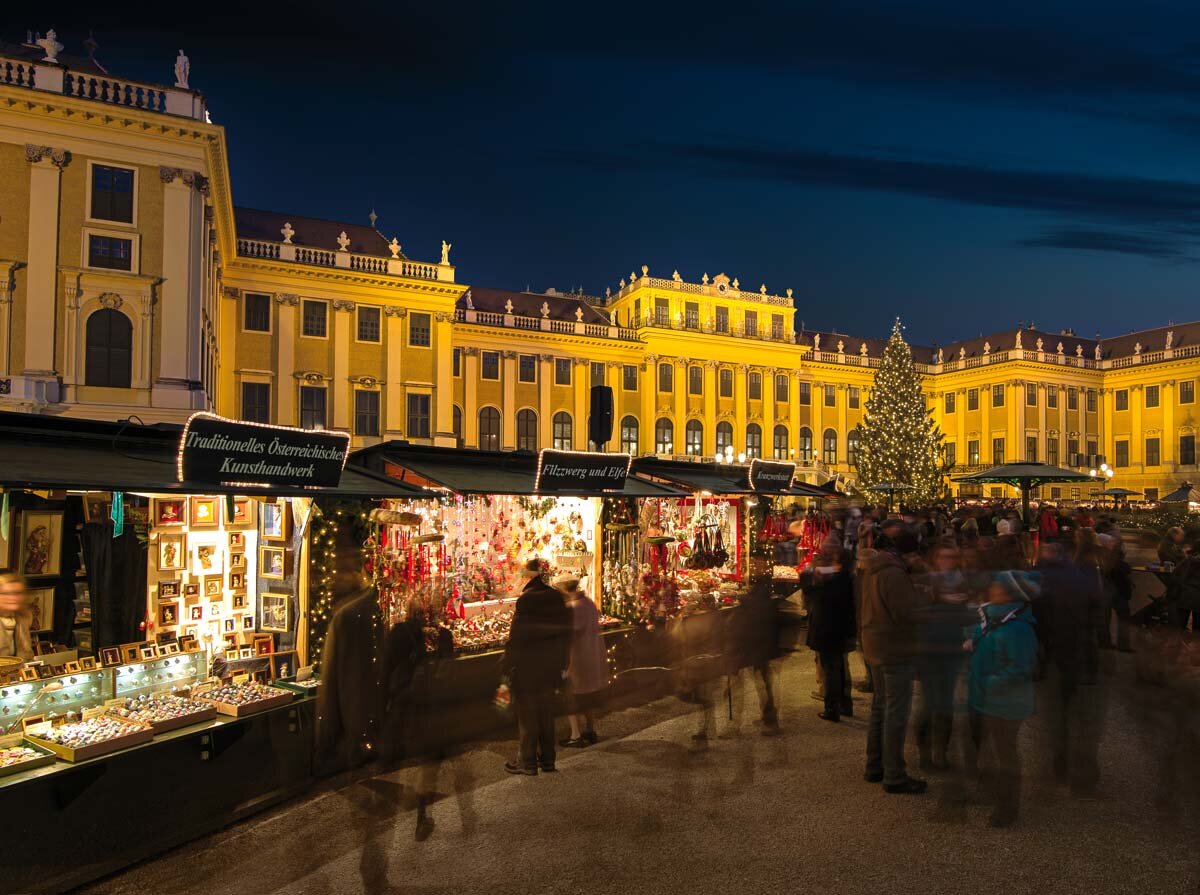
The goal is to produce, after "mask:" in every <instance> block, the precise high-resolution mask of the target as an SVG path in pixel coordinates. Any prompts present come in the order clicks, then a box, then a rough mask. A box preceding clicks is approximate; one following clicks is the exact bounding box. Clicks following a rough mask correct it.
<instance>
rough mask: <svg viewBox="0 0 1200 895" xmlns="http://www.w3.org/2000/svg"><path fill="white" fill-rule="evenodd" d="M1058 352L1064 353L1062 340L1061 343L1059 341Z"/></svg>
mask: <svg viewBox="0 0 1200 895" xmlns="http://www.w3.org/2000/svg"><path fill="white" fill-rule="evenodd" d="M1058 353H1059V354H1062V353H1063V343H1062V342H1059V343H1058Z"/></svg>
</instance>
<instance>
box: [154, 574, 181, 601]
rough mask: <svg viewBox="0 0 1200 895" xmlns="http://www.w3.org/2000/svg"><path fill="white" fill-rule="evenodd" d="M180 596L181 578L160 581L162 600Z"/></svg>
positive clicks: (159, 593)
mask: <svg viewBox="0 0 1200 895" xmlns="http://www.w3.org/2000/svg"><path fill="white" fill-rule="evenodd" d="M178 596H179V579H178V578H174V579H172V580H170V581H160V582H158V598H159V599H160V600H172V599H174V598H176V597H178Z"/></svg>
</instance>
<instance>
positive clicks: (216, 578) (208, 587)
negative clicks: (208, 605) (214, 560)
mask: <svg viewBox="0 0 1200 895" xmlns="http://www.w3.org/2000/svg"><path fill="white" fill-rule="evenodd" d="M204 596H206V597H208V598H209V599H210V600H219V599H221V596H222V593H221V576H220V575H209V576H208V577H207V578H205V579H204Z"/></svg>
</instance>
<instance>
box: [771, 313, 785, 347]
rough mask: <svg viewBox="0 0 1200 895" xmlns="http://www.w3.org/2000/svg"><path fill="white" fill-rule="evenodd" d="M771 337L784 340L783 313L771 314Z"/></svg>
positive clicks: (779, 340)
mask: <svg viewBox="0 0 1200 895" xmlns="http://www.w3.org/2000/svg"><path fill="white" fill-rule="evenodd" d="M771 338H772V339H774V340H775V341H776V342H782V341H783V315H782V314H772V315H771Z"/></svg>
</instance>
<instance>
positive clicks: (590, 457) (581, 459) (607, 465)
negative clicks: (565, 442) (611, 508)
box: [533, 449, 632, 494]
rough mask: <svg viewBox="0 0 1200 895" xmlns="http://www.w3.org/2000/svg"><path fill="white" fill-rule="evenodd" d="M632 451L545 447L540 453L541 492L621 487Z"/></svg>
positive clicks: (590, 491) (536, 487)
mask: <svg viewBox="0 0 1200 895" xmlns="http://www.w3.org/2000/svg"><path fill="white" fill-rule="evenodd" d="M631 462H632V458H631V457H630V455H629V454H596V453H584V452H582V451H553V450H548V449H547V450H544V451H542V452H541V453H540V454H538V472H537V481H536V482H535V483H534V486H533V490H534V491H537V492H539V493H544V492H554V491H557V492H562V493H569V494H594V493H596V492H598V491H621V490H623V489H624V488H625V479H626V477H627V476H628V475H629V464H630V463H631Z"/></svg>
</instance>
